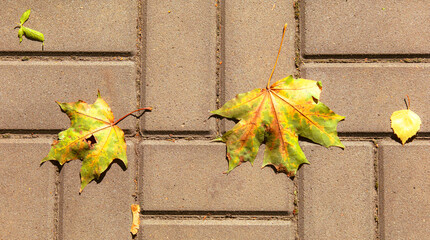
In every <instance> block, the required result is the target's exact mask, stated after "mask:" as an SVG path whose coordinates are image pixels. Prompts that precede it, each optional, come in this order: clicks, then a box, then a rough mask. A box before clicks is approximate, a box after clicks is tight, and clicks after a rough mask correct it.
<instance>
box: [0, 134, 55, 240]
mask: <svg viewBox="0 0 430 240" xmlns="http://www.w3.org/2000/svg"><path fill="white" fill-rule="evenodd" d="M50 143H51V140H49V139H1V140H0V159H1V161H0V175H1V176H2V180H1V182H0V213H1V214H0V229H1V230H0V239H54V236H55V235H56V233H55V228H54V221H55V218H56V214H55V209H54V208H55V194H56V193H55V191H56V190H55V189H56V187H55V186H56V183H55V182H56V178H57V177H56V167H55V166H54V165H53V164H51V163H45V164H43V165H42V166H40V161H41V160H42V159H43V158H44V157H45V156H46V154H48V152H49V148H50Z"/></svg>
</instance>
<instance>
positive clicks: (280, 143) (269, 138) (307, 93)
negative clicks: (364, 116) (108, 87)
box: [211, 25, 345, 176]
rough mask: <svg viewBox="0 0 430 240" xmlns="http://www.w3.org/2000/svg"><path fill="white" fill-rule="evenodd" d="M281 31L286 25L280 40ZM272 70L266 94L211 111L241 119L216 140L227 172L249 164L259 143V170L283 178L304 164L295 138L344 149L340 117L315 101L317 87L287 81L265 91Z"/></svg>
mask: <svg viewBox="0 0 430 240" xmlns="http://www.w3.org/2000/svg"><path fill="white" fill-rule="evenodd" d="M285 28H286V25H285V27H284V32H283V35H282V39H283V38H284V35H285ZM281 46H282V41H281ZM281 46H280V47H279V52H280V50H281ZM279 52H278V57H279ZM278 57H277V58H276V62H277V60H278ZM275 67H276V63H275ZM275 67H274V68H273V70H272V74H271V75H270V78H269V81H268V83H267V87H266V88H265V89H261V88H257V89H254V90H252V91H250V92H247V93H242V94H238V95H237V96H236V97H235V98H234V99H232V100H230V101H228V102H227V103H225V104H224V106H223V107H221V108H220V109H218V110H215V111H212V112H211V113H213V114H216V115H220V116H222V117H226V118H231V119H237V120H240V121H239V122H238V123H237V124H236V125H235V126H234V127H233V129H231V130H229V131H227V132H226V133H225V134H224V135H223V136H222V137H221V138H218V139H216V140H220V141H223V142H225V143H226V144H227V158H228V161H229V167H228V171H227V173H228V172H230V171H231V170H233V169H234V168H235V167H237V166H238V165H240V164H241V163H242V162H246V161H249V162H251V163H253V161H254V159H255V157H256V155H257V153H258V149H259V147H260V145H261V144H263V143H265V145H266V149H265V152H264V160H263V167H264V166H267V165H272V166H274V167H275V168H276V169H277V171H278V172H285V173H287V175H288V176H294V175H295V174H296V171H297V169H298V167H299V166H300V165H301V164H303V163H309V162H308V161H307V159H306V157H305V155H304V153H303V151H302V149H301V148H300V146H299V143H298V137H299V136H302V137H305V138H308V139H310V140H312V141H314V142H316V143H319V144H321V145H323V146H325V147H329V146H338V147H342V148H343V147H344V146H343V144H342V143H341V142H340V140H339V138H338V136H337V132H336V127H337V123H338V122H339V121H341V120H343V119H344V118H345V117H343V116H340V115H337V114H335V113H334V112H333V111H331V110H330V109H329V108H328V107H327V106H325V105H324V104H323V103H321V102H320V101H319V97H320V93H321V89H322V85H321V82H317V81H313V80H306V79H294V78H293V77H292V76H289V77H286V78H284V79H281V80H279V81H277V82H275V83H274V84H273V85H271V86H270V79H271V77H272V75H273V72H274V70H275Z"/></svg>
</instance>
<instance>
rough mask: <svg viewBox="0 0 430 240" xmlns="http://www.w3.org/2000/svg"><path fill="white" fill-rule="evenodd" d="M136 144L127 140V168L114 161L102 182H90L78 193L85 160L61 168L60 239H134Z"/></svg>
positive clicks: (69, 163) (72, 162)
mask: <svg viewBox="0 0 430 240" xmlns="http://www.w3.org/2000/svg"><path fill="white" fill-rule="evenodd" d="M134 153H135V150H134V144H133V143H132V142H131V141H128V142H127V159H128V168H127V170H124V169H123V167H124V165H123V164H122V162H120V161H119V160H114V162H113V163H112V164H111V166H110V167H109V168H108V169H107V170H106V174H105V175H104V177H103V178H102V179H101V181H94V180H93V181H92V182H90V183H89V184H88V185H87V186H86V187H85V188H84V190H83V191H82V193H81V194H79V188H80V185H81V184H80V175H79V172H80V168H81V164H82V161H80V160H73V161H70V162H68V163H66V164H65V165H64V166H63V169H62V170H61V188H62V189H61V192H62V201H61V217H62V221H61V222H60V224H61V229H62V238H61V239H132V238H131V234H130V232H129V231H130V227H131V221H132V215H131V210H130V206H131V204H134V203H135V202H134V197H133V195H134V194H135V189H136V184H135V182H134V179H135V176H136V162H135V157H134Z"/></svg>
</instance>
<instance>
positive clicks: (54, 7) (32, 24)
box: [0, 0, 138, 53]
mask: <svg viewBox="0 0 430 240" xmlns="http://www.w3.org/2000/svg"><path fill="white" fill-rule="evenodd" d="M29 8H31V15H30V18H29V20H28V21H27V22H26V23H25V24H24V26H26V27H28V28H32V29H35V30H37V31H39V32H42V33H43V34H44V36H45V48H44V51H45V52H91V53H96V52H123V53H134V52H135V51H136V40H135V39H136V25H137V21H136V18H137V13H138V11H137V9H136V8H137V1H136V0H126V1H121V0H113V1H109V3H108V4H101V3H100V2H99V1H67V2H63V1H34V0H18V1H10V0H7V1H2V7H1V8H0V16H2V24H1V25H0V36H1V39H2V41H0V51H6V52H17V51H32V52H42V47H41V43H40V42H35V41H30V40H28V39H24V40H23V41H22V43H21V44H19V39H18V36H17V35H18V29H13V28H14V27H15V26H16V25H17V23H19V18H20V17H21V15H22V14H23V13H24V12H25V11H26V10H27V9H29Z"/></svg>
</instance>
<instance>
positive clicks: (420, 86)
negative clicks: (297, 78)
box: [302, 63, 430, 133]
mask: <svg viewBox="0 0 430 240" xmlns="http://www.w3.org/2000/svg"><path fill="white" fill-rule="evenodd" d="M429 75H430V64H425V63H416V64H415V63H408V64H406V63H405V64H401V63H363V64H361V63H360V64H358V63H328V64H318V63H309V64H305V65H304V67H303V69H302V77H303V78H307V79H313V80H317V81H321V82H322V86H323V90H322V93H321V102H323V103H324V104H326V105H327V106H328V107H330V108H331V109H332V110H333V111H335V112H336V113H337V114H340V115H343V116H346V118H345V121H342V122H340V123H339V125H338V128H337V129H338V131H339V132H359V133H375V132H388V133H391V132H392V129H391V124H390V117H391V114H392V113H393V112H394V111H397V110H401V109H406V105H405V102H404V99H405V98H406V95H409V97H410V99H411V110H412V111H414V112H415V113H417V114H418V115H419V116H420V117H421V120H422V125H421V132H428V131H429V130H430V110H429V108H428V107H427V105H428V103H429V102H430V95H429V94H428V90H429V89H430V81H428V76H429Z"/></svg>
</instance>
